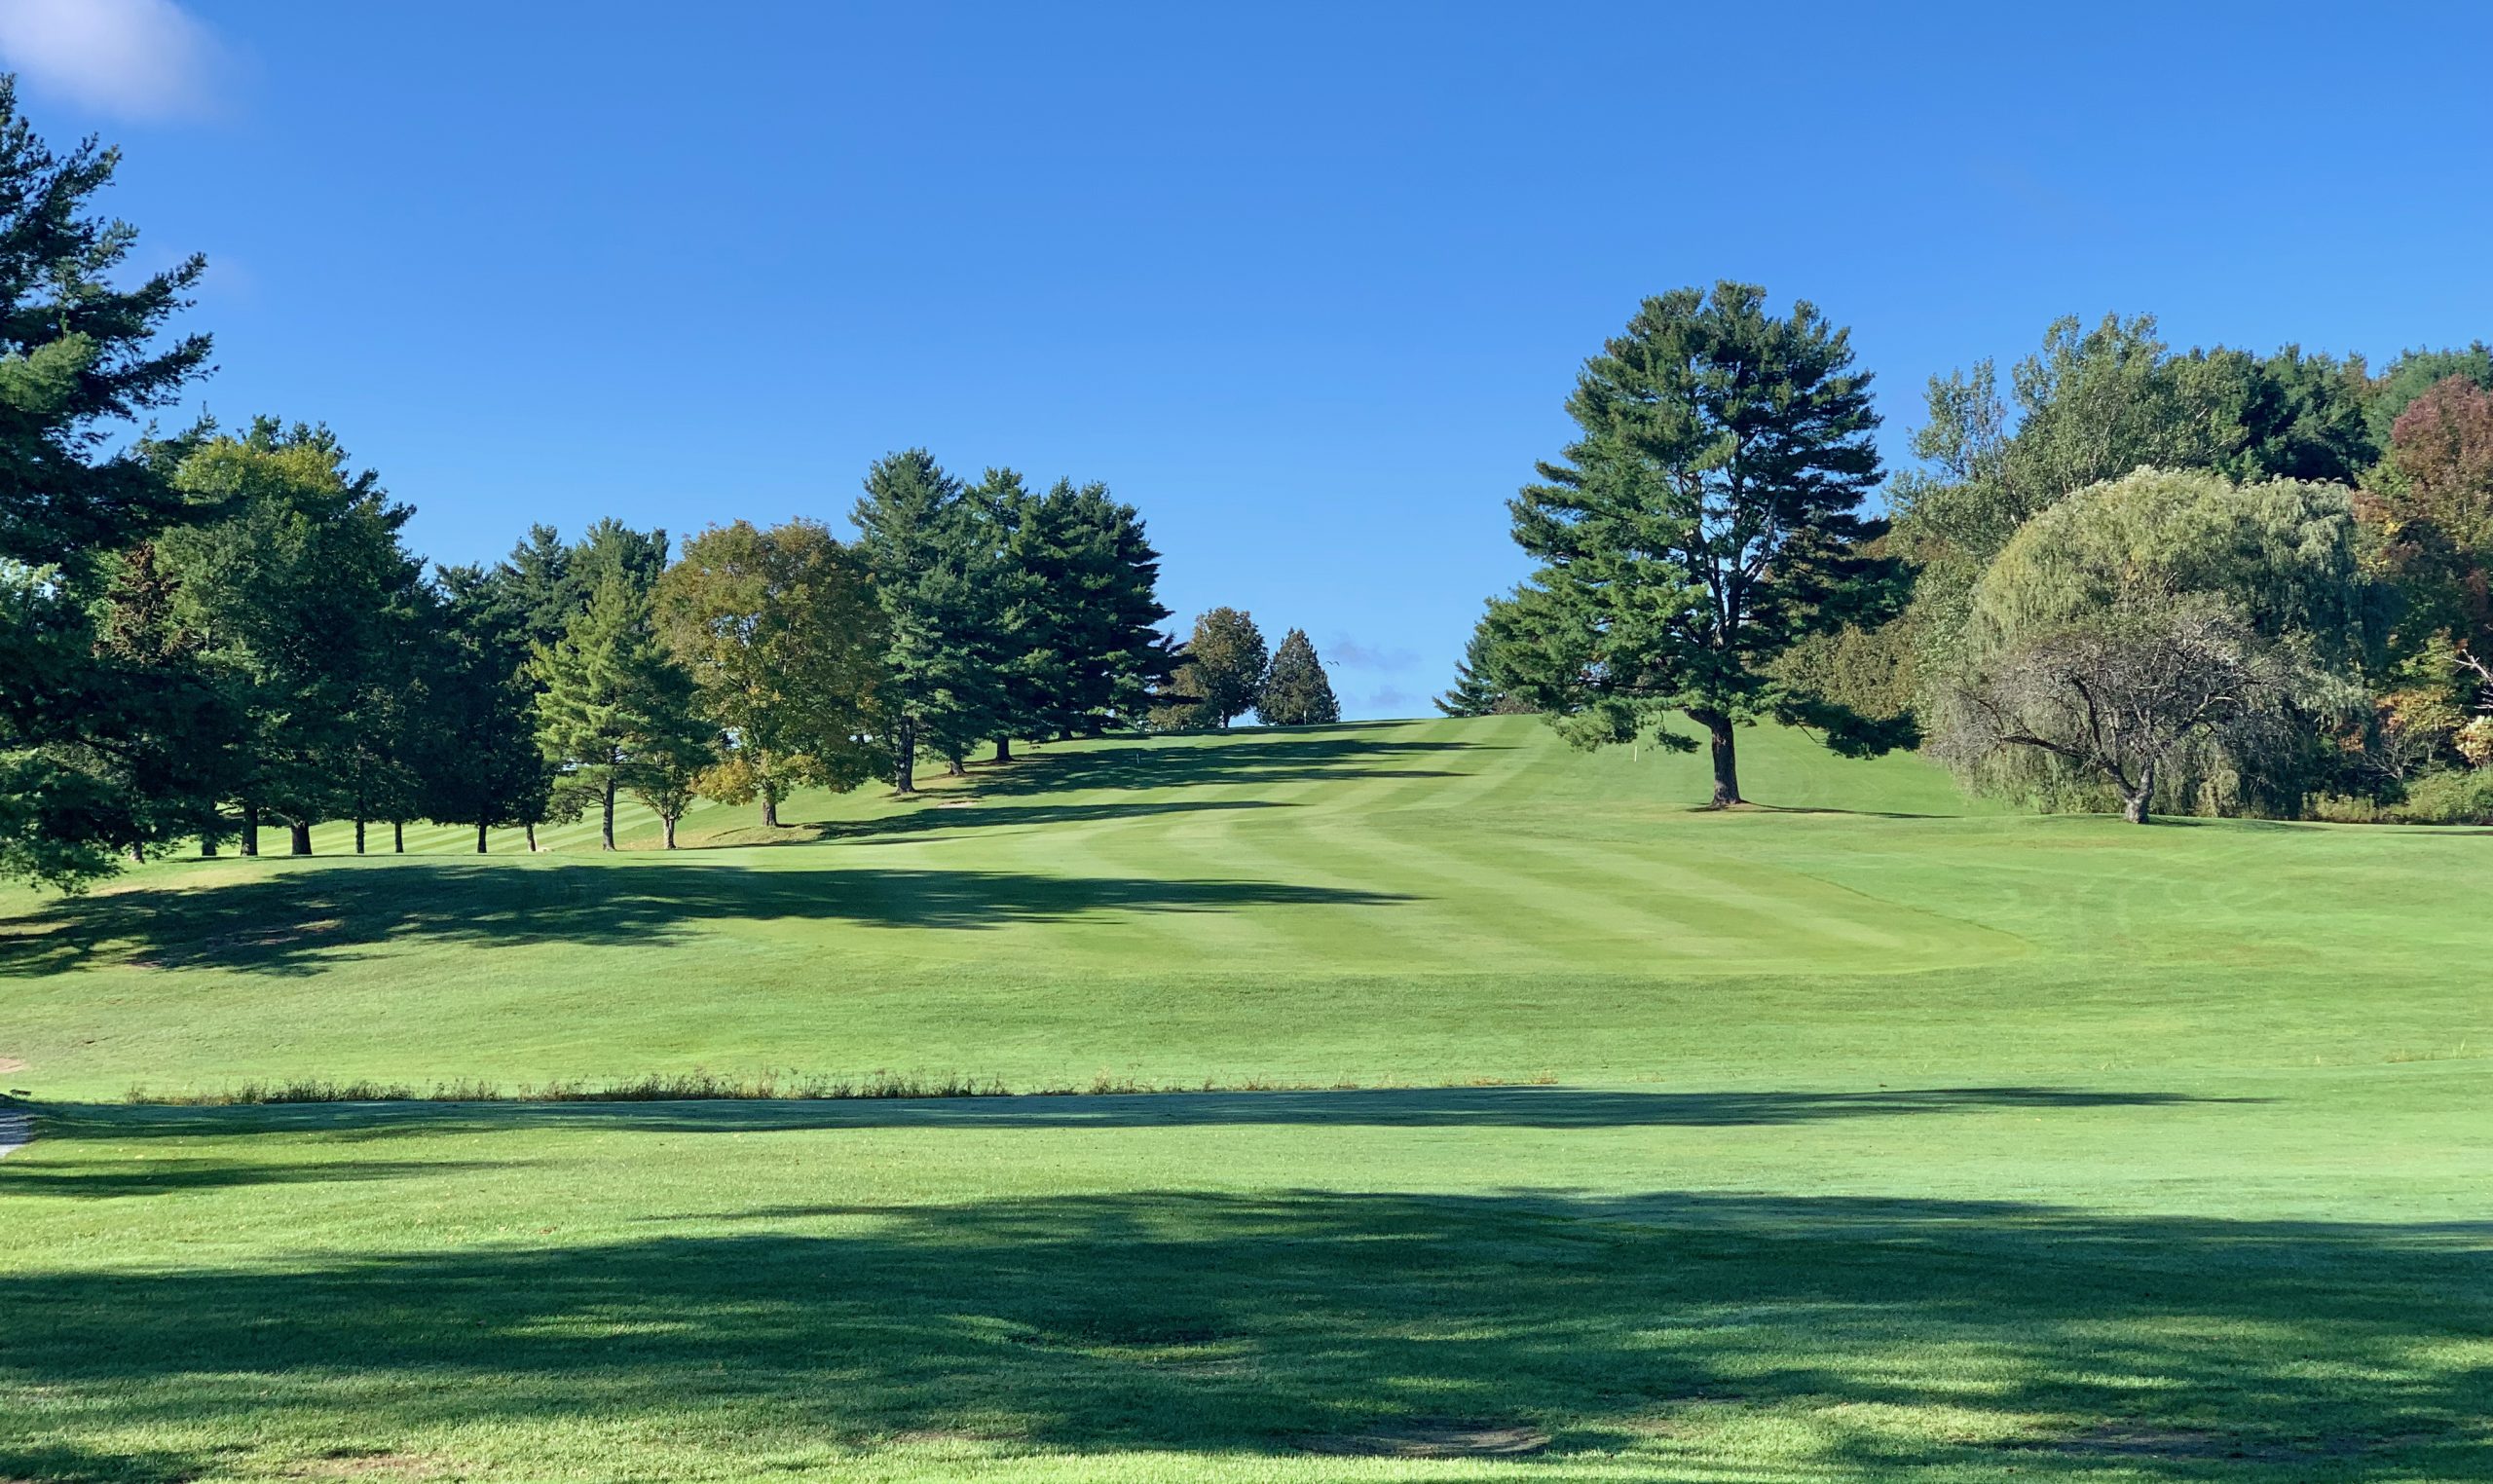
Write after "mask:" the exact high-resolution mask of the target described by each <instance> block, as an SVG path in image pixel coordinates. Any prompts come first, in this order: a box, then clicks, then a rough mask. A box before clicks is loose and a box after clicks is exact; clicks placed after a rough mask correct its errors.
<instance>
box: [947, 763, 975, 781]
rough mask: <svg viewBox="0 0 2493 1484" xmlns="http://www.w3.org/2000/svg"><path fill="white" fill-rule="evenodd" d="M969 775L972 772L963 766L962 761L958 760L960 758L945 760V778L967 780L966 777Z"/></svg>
mask: <svg viewBox="0 0 2493 1484" xmlns="http://www.w3.org/2000/svg"><path fill="white" fill-rule="evenodd" d="M969 773H970V770H969V769H968V768H965V767H963V766H961V760H960V759H958V758H947V759H945V760H944V776H945V777H947V778H966V777H968V776H969Z"/></svg>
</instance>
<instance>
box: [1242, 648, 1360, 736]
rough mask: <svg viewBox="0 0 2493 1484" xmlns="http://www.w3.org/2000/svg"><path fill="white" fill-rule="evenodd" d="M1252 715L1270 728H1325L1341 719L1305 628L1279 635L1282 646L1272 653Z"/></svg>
mask: <svg viewBox="0 0 2493 1484" xmlns="http://www.w3.org/2000/svg"><path fill="white" fill-rule="evenodd" d="M1255 715H1256V717H1257V719H1259V720H1261V721H1262V722H1264V723H1266V724H1268V725H1272V726H1326V725H1330V724H1332V723H1335V722H1338V721H1340V720H1341V719H1342V707H1341V703H1340V702H1338V701H1336V700H1335V699H1334V698H1333V683H1332V681H1331V680H1330V679H1329V678H1327V677H1326V675H1325V674H1324V662H1323V661H1322V660H1321V659H1319V658H1317V657H1316V646H1315V645H1314V644H1313V643H1311V642H1309V640H1308V637H1307V631H1306V630H1305V629H1292V630H1290V631H1289V632H1288V633H1287V634H1285V635H1284V636H1282V647H1281V648H1280V649H1275V650H1274V651H1273V663H1272V667H1271V668H1270V669H1268V670H1266V671H1265V672H1264V683H1263V686H1262V687H1261V688H1260V689H1259V690H1257V691H1256V694H1255Z"/></svg>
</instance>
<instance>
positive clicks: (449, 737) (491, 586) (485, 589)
mask: <svg viewBox="0 0 2493 1484" xmlns="http://www.w3.org/2000/svg"><path fill="white" fill-rule="evenodd" d="M538 529H539V530H540V531H541V530H544V528H543V527H540V528H538ZM549 534H550V533H549ZM501 577H502V574H500V573H494V574H488V573H485V572H482V571H480V570H479V569H477V568H473V567H455V568H449V569H446V570H444V571H443V572H442V573H441V575H440V596H439V599H438V601H437V603H436V604H435V607H434V612H433V625H432V634H431V642H430V646H429V649H430V653H429V657H428V663H427V665H426V667H425V679H424V686H423V689H422V693H421V696H420V698H419V705H420V707H421V711H422V715H423V718H424V725H423V727H422V729H421V731H420V732H419V734H418V741H419V745H418V748H417V751H416V759H417V761H416V773H417V777H418V780H419V794H418V798H419V802H418V805H417V809H416V812H417V813H418V814H419V815H420V816H421V817H423V818H427V819H433V820H438V821H440V822H441V823H443V824H449V825H473V826H475V827H476V853H477V854H479V855H482V854H484V852H485V840H486V832H487V831H488V830H491V829H493V828H495V827H497V826H503V827H507V826H512V825H527V826H531V827H534V826H535V825H537V824H538V823H540V822H541V821H542V820H543V819H544V818H545V815H546V810H547V807H548V804H549V802H550V799H549V795H550V793H551V791H552V787H553V774H552V772H551V771H550V770H549V768H548V766H547V763H546V761H545V757H544V755H543V753H542V752H540V750H539V748H538V745H537V713H536V695H537V691H536V686H535V683H534V682H533V681H532V679H531V678H530V676H529V673H528V660H529V651H530V641H529V639H528V621H527V617H526V613H525V610H524V607H523V605H521V604H518V603H515V602H513V601H512V595H511V594H509V593H508V592H505V591H504V590H503V589H502V581H501Z"/></svg>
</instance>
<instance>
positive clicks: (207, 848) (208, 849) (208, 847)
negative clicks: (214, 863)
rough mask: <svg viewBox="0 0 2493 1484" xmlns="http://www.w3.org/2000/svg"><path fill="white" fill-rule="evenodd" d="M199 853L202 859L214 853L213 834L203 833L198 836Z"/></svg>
mask: <svg viewBox="0 0 2493 1484" xmlns="http://www.w3.org/2000/svg"><path fill="white" fill-rule="evenodd" d="M199 853H200V855H201V857H202V858H203V859H205V858H207V857H212V856H214V855H215V854H216V839H215V837H214V836H213V835H201V836H200V839H199Z"/></svg>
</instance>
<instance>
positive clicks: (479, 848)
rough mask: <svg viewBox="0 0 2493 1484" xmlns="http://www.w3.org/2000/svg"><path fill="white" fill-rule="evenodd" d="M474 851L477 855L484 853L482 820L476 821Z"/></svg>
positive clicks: (483, 826)
mask: <svg viewBox="0 0 2493 1484" xmlns="http://www.w3.org/2000/svg"><path fill="white" fill-rule="evenodd" d="M476 853H477V854H478V855H483V854H484V853H485V824H484V821H482V820H478V821H477V822H476Z"/></svg>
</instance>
